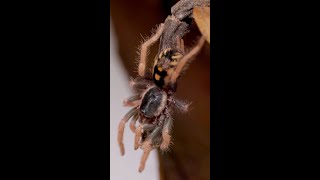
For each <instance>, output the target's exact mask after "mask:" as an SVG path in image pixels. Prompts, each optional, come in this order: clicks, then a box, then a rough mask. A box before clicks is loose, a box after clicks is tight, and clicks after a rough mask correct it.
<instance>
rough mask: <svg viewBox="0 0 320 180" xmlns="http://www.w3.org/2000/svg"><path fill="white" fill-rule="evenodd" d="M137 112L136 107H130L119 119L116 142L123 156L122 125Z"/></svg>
mask: <svg viewBox="0 0 320 180" xmlns="http://www.w3.org/2000/svg"><path fill="white" fill-rule="evenodd" d="M137 113H138V109H137V108H136V107H134V108H132V109H131V110H130V111H129V112H128V113H127V114H126V115H125V116H124V117H123V119H122V120H121V121H120V123H119V128H118V144H119V146H120V153H121V155H122V156H123V155H124V153H125V151H124V144H123V133H124V127H125V124H126V123H127V122H128V121H129V119H130V118H131V117H132V116H134V115H135V114H137Z"/></svg>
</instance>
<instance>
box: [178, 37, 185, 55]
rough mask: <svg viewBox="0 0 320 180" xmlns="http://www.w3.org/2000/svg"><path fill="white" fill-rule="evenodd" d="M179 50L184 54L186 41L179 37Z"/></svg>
mask: <svg viewBox="0 0 320 180" xmlns="http://www.w3.org/2000/svg"><path fill="white" fill-rule="evenodd" d="M177 48H178V49H179V50H180V51H182V53H184V41H183V39H180V38H179V37H178V38H177Z"/></svg>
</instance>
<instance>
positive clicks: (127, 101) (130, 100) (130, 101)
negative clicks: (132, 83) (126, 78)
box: [123, 94, 141, 106]
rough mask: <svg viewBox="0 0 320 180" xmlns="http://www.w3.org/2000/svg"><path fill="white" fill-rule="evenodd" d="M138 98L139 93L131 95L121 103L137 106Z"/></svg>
mask: <svg viewBox="0 0 320 180" xmlns="http://www.w3.org/2000/svg"><path fill="white" fill-rule="evenodd" d="M140 99H141V97H140V94H137V95H134V96H131V97H129V98H127V99H125V100H124V101H123V105H124V106H138V105H139V100H140Z"/></svg>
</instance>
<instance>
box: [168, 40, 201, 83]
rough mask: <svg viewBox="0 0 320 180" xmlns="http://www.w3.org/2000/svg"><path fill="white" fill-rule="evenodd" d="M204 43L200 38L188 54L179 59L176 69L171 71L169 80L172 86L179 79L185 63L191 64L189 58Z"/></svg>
mask: <svg viewBox="0 0 320 180" xmlns="http://www.w3.org/2000/svg"><path fill="white" fill-rule="evenodd" d="M204 43H205V38H204V36H202V37H201V38H200V40H199V41H198V43H197V45H196V46H195V47H194V48H193V49H192V50H191V51H190V52H189V53H187V54H186V55H185V56H183V57H182V58H181V59H180V62H179V64H178V65H177V68H176V69H175V71H173V73H172V76H171V79H170V81H171V83H172V84H175V83H176V80H177V78H178V77H179V75H180V73H181V71H182V70H183V67H184V66H185V65H186V63H188V62H191V60H192V59H191V58H192V57H193V56H194V55H196V54H197V53H198V52H199V51H200V50H201V48H202V46H203V45H204Z"/></svg>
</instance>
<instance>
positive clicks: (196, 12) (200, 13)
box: [193, 7, 210, 44]
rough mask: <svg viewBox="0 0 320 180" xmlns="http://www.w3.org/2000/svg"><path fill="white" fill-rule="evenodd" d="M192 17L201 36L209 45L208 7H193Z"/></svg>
mask: <svg viewBox="0 0 320 180" xmlns="http://www.w3.org/2000/svg"><path fill="white" fill-rule="evenodd" d="M193 17H194V19H195V21H196V24H197V26H198V28H199V30H200V32H201V34H202V35H203V36H204V37H205V38H206V40H207V41H208V43H209V44H210V7H195V8H194V9H193Z"/></svg>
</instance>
